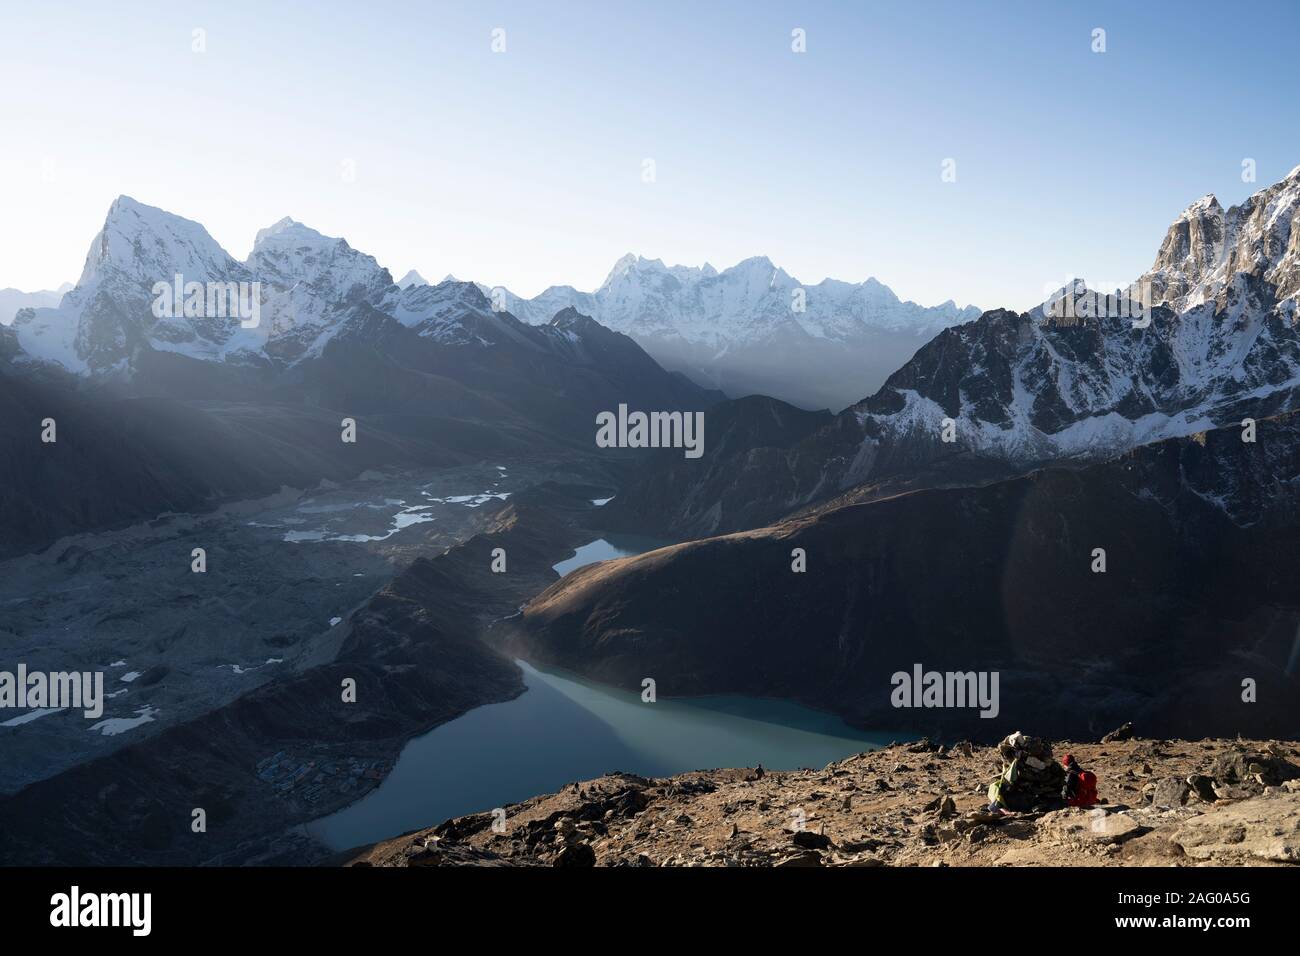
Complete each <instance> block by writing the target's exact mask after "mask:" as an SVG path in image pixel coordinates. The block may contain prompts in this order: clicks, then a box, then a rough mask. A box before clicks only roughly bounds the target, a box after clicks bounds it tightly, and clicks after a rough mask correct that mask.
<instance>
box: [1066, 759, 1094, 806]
mask: <svg viewBox="0 0 1300 956" xmlns="http://www.w3.org/2000/svg"><path fill="white" fill-rule="evenodd" d="M1067 768H1068V769H1067V771H1066V777H1065V787H1064V788H1063V789H1062V792H1061V796H1063V797H1064V798H1065V805H1066V806H1068V807H1090V806H1092V805H1093V804H1094V803H1096V802H1097V775H1096V774H1095V773H1093V772H1092V771H1091V770H1084V769H1082V768H1081V767H1079V765H1078V764H1076V763H1071V764H1068V765H1067Z"/></svg>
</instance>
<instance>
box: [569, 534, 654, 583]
mask: <svg viewBox="0 0 1300 956" xmlns="http://www.w3.org/2000/svg"><path fill="white" fill-rule="evenodd" d="M673 543H674V542H672V541H664V540H662V539H660V538H647V537H645V536H644V535H639V534H606V535H605V537H603V538H597V539H596V540H595V541H589V542H587V543H586V544H584V545H582V546H581V547H579V548H578V550H577V551H575V552H574V553H573V556H572V557H570V558H565V559H564V560H563V561H561V562H560V563H559V564H553V565H551V567H552V568H554V569H555V573H556V574H558V575H559V576H560V577H564V576H565V575H566V574H568V573H569V572H570V571H576V570H578V568H581V567H585V566H586V565H588V564H595V563H596V562H597V561H608V560H610V559H611V558H629V557H631V556H632V555H634V554H644V553H645V552H647V551H655V550H657V549H659V548H663V547H666V546H667V545H670V544H673Z"/></svg>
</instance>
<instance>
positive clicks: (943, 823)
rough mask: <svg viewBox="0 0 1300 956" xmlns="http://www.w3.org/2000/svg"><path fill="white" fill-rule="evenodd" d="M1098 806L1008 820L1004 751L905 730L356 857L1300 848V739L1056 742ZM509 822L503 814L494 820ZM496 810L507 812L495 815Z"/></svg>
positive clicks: (704, 861) (612, 782)
mask: <svg viewBox="0 0 1300 956" xmlns="http://www.w3.org/2000/svg"><path fill="white" fill-rule="evenodd" d="M1055 749H1056V754H1057V756H1058V758H1059V757H1060V756H1061V755H1063V754H1065V753H1072V754H1074V755H1075V757H1076V759H1078V760H1079V761H1080V762H1081V763H1082V765H1083V766H1084V767H1085V768H1087V769H1090V770H1092V771H1093V772H1094V773H1096V774H1097V776H1098V778H1099V785H1098V791H1099V797H1100V798H1101V799H1103V800H1105V801H1106V802H1105V803H1104V804H1100V805H1098V806H1097V807H1095V808H1091V809H1077V808H1070V809H1064V810H1057V811H1052V812H1048V813H1041V814H1008V815H1005V816H1002V817H993V816H991V815H989V814H987V813H985V812H984V808H985V804H986V799H987V798H986V796H985V790H986V787H987V784H988V782H989V780H990V779H991V778H992V777H993V776H994V775H996V773H997V772H998V769H999V764H998V756H997V749H996V748H994V747H977V746H972V745H970V744H966V743H962V744H957V745H954V746H952V747H944V746H937V745H934V744H931V743H929V742H927V741H921V742H919V743H910V744H892V745H890V746H889V747H886V748H884V749H881V750H877V751H872V752H869V753H862V754H857V755H856V756H852V757H848V758H846V759H844V760H841V761H838V762H836V763H832V764H829V765H828V766H826V767H824V768H823V769H821V770H807V769H805V770H795V771H788V772H787V771H778V772H770V771H769V772H764V771H763V770H762V769H761V768H754V769H738V770H702V771H697V772H693V773H686V774H681V775H679V776H676V777H670V778H667V779H647V778H644V777H638V776H635V775H632V774H625V773H618V772H614V773H610V774H607V775H606V776H604V777H601V778H599V779H597V780H588V781H585V782H580V783H573V784H569V785H567V786H566V787H565V788H564V789H563V790H561V791H560V792H558V793H553V794H548V795H545V796H538V797H534V798H532V799H530V800H525V801H524V802H522V803H518V804H513V805H510V806H507V807H504V808H502V809H504V814H505V815H504V819H502V817H501V814H500V813H499V812H498V813H496V814H494V813H493V812H492V811H487V812H483V813H477V814H471V815H468V816H464V817H459V818H456V819H452V820H448V821H446V822H445V823H442V824H440V825H439V826H435V827H431V828H429V829H427V830H420V831H418V832H415V833H410V834H406V835H404V836H401V837H398V838H396V839H393V840H389V841H386V842H383V843H379V844H376V845H374V846H372V847H368V848H366V849H364V850H361V851H358V852H354V853H351V854H349V855H347V857H346V859H345V860H344V861H343V862H345V863H347V864H348V865H352V866H455V865H481V866H1198V865H1229V866H1277V865H1284V864H1297V863H1300V767H1297V766H1296V763H1297V759H1300V741H1282V742H1278V741H1272V742H1263V741H1229V740H1222V739H1220V740H1202V741H1185V740H1172V741H1166V740H1136V739H1131V740H1121V741H1113V742H1109V743H1107V742H1103V743H1058V744H1057V745H1056V748H1055ZM496 821H500V822H496ZM494 822H496V826H495V827H494Z"/></svg>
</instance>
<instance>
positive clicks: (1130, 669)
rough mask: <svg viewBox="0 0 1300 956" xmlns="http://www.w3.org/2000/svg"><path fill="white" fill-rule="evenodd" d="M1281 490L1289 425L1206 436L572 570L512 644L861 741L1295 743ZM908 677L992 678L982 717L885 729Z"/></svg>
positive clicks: (905, 715) (535, 607)
mask: <svg viewBox="0 0 1300 956" xmlns="http://www.w3.org/2000/svg"><path fill="white" fill-rule="evenodd" d="M1297 475H1300V417H1298V416H1296V415H1291V416H1286V417H1282V418H1278V419H1273V420H1269V421H1266V422H1262V423H1261V424H1260V426H1259V441H1258V442H1257V443H1255V444H1247V443H1243V442H1242V441H1241V439H1240V429H1236V428H1232V429H1222V430H1217V431H1213V432H1210V433H1208V434H1205V435H1200V436H1194V437H1191V438H1185V439H1174V440H1169V441H1165V442H1161V443H1158V444H1155V445H1151V446H1148V447H1144V448H1141V449H1137V450H1135V451H1134V452H1132V453H1130V454H1127V455H1125V456H1122V457H1120V458H1117V459H1115V460H1113V461H1111V462H1108V463H1105V464H1099V465H1093V466H1090V467H1086V468H1079V469H1061V468H1048V469H1044V470H1041V471H1036V472H1034V473H1032V474H1029V475H1026V476H1024V477H1020V478H1016V479H1012V480H1006V481H1001V482H995V483H992V484H989V485H986V486H983V487H975V488H960V489H942V490H932V491H924V492H916V493H911V494H904V495H899V496H896V497H892V498H888V499H884V500H879V501H875V502H873V503H870V504H863V505H855V506H849V507H843V508H839V509H836V510H833V511H829V512H826V513H822V514H819V515H815V516H811V517H806V518H803V519H799V520H792V521H789V522H786V523H783V524H780V525H775V526H772V527H768V528H763V529H759V530H756V531H752V532H743V533H738V534H732V535H727V536H724V537H717V538H709V539H706V540H702V541H696V542H691V543H687V544H682V545H677V546H674V547H670V548H665V549H662V550H659V551H655V552H651V553H649V554H645V555H641V556H639V557H635V558H627V559H623V560H620V561H613V562H606V563H602V564H598V565H593V566H590V567H587V568H583V569H580V570H579V571H576V572H574V573H573V574H571V575H569V576H568V577H567V578H565V579H564V580H563V581H561V582H560V583H559V584H556V585H555V586H553V587H552V588H550V589H549V590H547V591H546V592H545V593H543V594H542V595H541V596H539V597H538V598H537V599H536V600H535V601H534V602H533V603H532V604H531V605H530V606H529V607H528V609H527V611H526V613H525V614H524V615H523V618H522V620H521V621H520V623H519V626H518V627H517V628H516V630H515V632H514V634H513V636H512V638H511V647H512V649H513V650H515V651H517V652H519V653H522V654H523V655H526V656H528V657H530V658H532V659H535V660H537V661H539V662H544V663H550V664H555V665H559V666H561V667H565V668H570V669H573V670H575V671H578V672H581V673H585V674H588V675H591V676H593V677H596V678H598V679H603V680H608V681H610V682H612V683H616V684H621V685H624V686H629V687H639V686H640V681H641V679H642V678H644V677H647V676H649V677H654V678H655V679H656V681H657V682H658V689H659V693H661V694H665V695H669V696H671V695H675V694H687V695H689V694H706V693H744V694H754V695H764V696H776V697H785V698H793V699H797V700H801V701H804V702H806V703H809V704H812V705H815V706H820V707H825V708H828V709H831V710H834V711H836V712H838V713H841V714H843V715H845V716H846V717H848V718H850V719H852V720H854V721H856V722H860V723H862V724H865V725H870V726H873V727H880V728H898V729H900V730H906V729H911V730H916V731H921V732H931V731H936V730H939V731H948V732H952V733H958V732H960V733H963V734H972V735H979V736H982V737H985V738H988V737H992V736H994V735H996V734H999V733H1002V732H1005V731H1006V729H1008V728H1011V729H1014V726H1015V725H1018V724H1021V723H1026V724H1028V723H1030V722H1032V724H1033V726H1034V728H1035V729H1036V731H1038V732H1042V733H1048V734H1053V735H1060V734H1070V733H1080V734H1084V733H1092V732H1096V731H1097V729H1098V728H1104V727H1106V726H1113V725H1115V724H1117V723H1118V722H1121V721H1122V720H1130V719H1131V720H1141V721H1142V726H1144V727H1147V728H1150V730H1151V732H1153V733H1167V734H1183V735H1193V736H1195V735H1199V734H1214V733H1226V734H1233V733H1237V732H1238V731H1242V732H1247V733H1249V732H1258V733H1263V734H1279V735H1286V734H1294V733H1295V731H1296V729H1297V727H1300V695H1298V694H1297V691H1298V690H1300V688H1297V686H1296V676H1297V675H1296V663H1297V662H1296V659H1295V658H1296V651H1295V647H1296V640H1297V624H1298V623H1300V592H1297V590H1296V588H1295V585H1294V581H1295V576H1296V574H1297V572H1298V571H1300V568H1297V564H1296V562H1297V556H1300V479H1297ZM793 548H803V549H804V550H805V551H806V553H807V567H808V570H807V572H806V573H794V572H792V571H791V550H792V549H793ZM1094 548H1104V549H1105V550H1106V557H1107V564H1108V569H1107V571H1106V572H1105V573H1093V572H1092V570H1091V564H1092V562H1093V554H1092V552H1093V549H1094ZM918 663H919V664H922V665H923V666H924V667H925V668H926V669H927V670H929V669H936V670H944V671H946V670H960V671H970V670H976V671H979V670H997V671H999V672H1000V675H1001V676H1000V681H1001V705H1000V714H999V716H998V717H997V718H996V719H988V720H985V719H981V718H979V717H977V716H975V712H974V711H972V710H952V709H947V710H940V709H929V710H924V709H923V710H916V709H912V710H906V709H895V708H894V707H892V706H891V703H890V693H891V691H892V689H893V688H892V686H891V683H890V677H891V675H892V674H893V673H894V672H896V671H907V672H909V673H910V672H911V670H912V668H913V665H914V664H918ZM1244 678H1252V679H1254V680H1256V681H1257V682H1258V685H1259V692H1258V693H1259V702H1258V703H1254V704H1246V703H1243V702H1242V700H1241V692H1242V680H1243V679H1244Z"/></svg>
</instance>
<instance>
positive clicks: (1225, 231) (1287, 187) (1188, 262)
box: [1138, 166, 1300, 312]
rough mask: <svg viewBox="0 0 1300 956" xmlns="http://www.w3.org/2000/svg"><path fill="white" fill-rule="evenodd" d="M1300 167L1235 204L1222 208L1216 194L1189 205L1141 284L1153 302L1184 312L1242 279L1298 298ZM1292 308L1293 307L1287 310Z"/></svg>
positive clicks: (1283, 297) (1279, 295)
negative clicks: (1252, 278)
mask: <svg viewBox="0 0 1300 956" xmlns="http://www.w3.org/2000/svg"><path fill="white" fill-rule="evenodd" d="M1297 209H1300V166H1298V167H1296V169H1293V170H1292V171H1291V173H1290V174H1288V176H1287V177H1286V178H1285V179H1283V180H1280V181H1279V182H1276V183H1274V184H1273V185H1271V186H1266V187H1265V188H1263V189H1261V190H1259V191H1258V192H1256V193H1255V194H1254V195H1252V196H1251V197H1250V198H1248V199H1247V200H1246V201H1245V202H1243V203H1242V204H1241V205H1239V206H1232V207H1231V208H1229V209H1227V210H1225V209H1224V208H1223V207H1222V206H1221V205H1220V204H1219V201H1218V199H1216V198H1215V197H1214V196H1213V195H1207V196H1203V197H1201V198H1200V199H1198V200H1197V201H1196V202H1194V203H1192V204H1191V205H1190V206H1188V207H1187V209H1185V210H1184V211H1183V213H1182V215H1180V216H1179V217H1178V219H1177V220H1176V221H1175V222H1174V223H1173V225H1171V226H1170V227H1169V231H1168V233H1166V235H1165V240H1164V242H1163V243H1162V244H1161V246H1160V252H1159V253H1158V254H1157V256H1156V261H1155V263H1154V264H1153V265H1152V267H1151V269H1150V270H1149V271H1148V272H1147V273H1146V274H1145V275H1144V276H1142V278H1141V279H1140V280H1138V284H1145V285H1146V286H1147V287H1149V288H1150V290H1151V295H1152V300H1153V302H1154V303H1157V304H1160V303H1163V304H1167V305H1169V306H1171V307H1172V308H1174V309H1175V310H1176V311H1180V312H1181V311H1183V310H1186V309H1189V308H1192V307H1195V306H1197V305H1200V304H1202V303H1205V302H1212V301H1215V300H1216V299H1217V298H1218V297H1219V296H1220V294H1221V293H1223V292H1224V290H1225V289H1226V288H1227V287H1228V286H1229V285H1230V283H1231V280H1232V277H1233V276H1235V275H1237V274H1239V273H1247V274H1249V275H1254V276H1259V277H1261V278H1263V279H1264V280H1265V281H1266V282H1269V283H1271V284H1273V285H1274V286H1275V287H1276V295H1277V298H1278V299H1279V300H1283V301H1285V300H1292V301H1293V302H1294V300H1295V298H1296V296H1297V294H1298V293H1300V231H1298V230H1296V229H1294V228H1292V224H1293V222H1294V219H1295V215H1296V211H1297ZM1292 308H1294V305H1293V306H1292Z"/></svg>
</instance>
